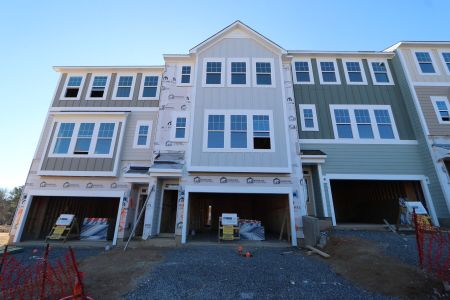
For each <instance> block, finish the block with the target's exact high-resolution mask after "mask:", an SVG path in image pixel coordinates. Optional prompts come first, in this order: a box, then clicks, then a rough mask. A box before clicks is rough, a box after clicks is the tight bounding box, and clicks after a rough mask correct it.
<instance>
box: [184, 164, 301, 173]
mask: <svg viewBox="0 0 450 300" xmlns="http://www.w3.org/2000/svg"><path fill="white" fill-rule="evenodd" d="M187 171H188V172H214V173H224V172H231V173H274V174H291V173H292V170H291V168H290V167H285V168H283V167H224V166H204V167H202V166H192V165H191V166H188V167H187Z"/></svg>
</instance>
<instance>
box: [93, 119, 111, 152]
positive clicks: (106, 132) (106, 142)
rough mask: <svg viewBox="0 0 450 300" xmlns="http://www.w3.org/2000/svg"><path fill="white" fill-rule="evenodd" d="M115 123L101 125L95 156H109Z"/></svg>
mask: <svg viewBox="0 0 450 300" xmlns="http://www.w3.org/2000/svg"><path fill="white" fill-rule="evenodd" d="M114 126H115V124H114V123H100V129H99V131H98V138H97V144H96V145H95V152H94V153H95V154H109V151H110V150H111V143H112V137H113V133H114Z"/></svg>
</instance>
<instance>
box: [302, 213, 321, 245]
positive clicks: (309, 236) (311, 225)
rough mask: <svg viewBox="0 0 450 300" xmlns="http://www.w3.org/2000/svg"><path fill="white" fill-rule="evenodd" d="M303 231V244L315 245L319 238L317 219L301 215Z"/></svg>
mask: <svg viewBox="0 0 450 300" xmlns="http://www.w3.org/2000/svg"><path fill="white" fill-rule="evenodd" d="M302 221H303V233H304V234H305V241H304V242H305V244H306V245H309V246H313V247H314V246H316V245H317V242H318V241H319V239H320V226H319V219H317V218H315V217H311V216H303V217H302Z"/></svg>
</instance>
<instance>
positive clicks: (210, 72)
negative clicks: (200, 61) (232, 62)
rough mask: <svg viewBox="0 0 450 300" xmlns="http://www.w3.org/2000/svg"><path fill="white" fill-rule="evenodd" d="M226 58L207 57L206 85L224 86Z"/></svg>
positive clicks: (205, 62)
mask: <svg viewBox="0 0 450 300" xmlns="http://www.w3.org/2000/svg"><path fill="white" fill-rule="evenodd" d="M224 61H225V60H224V59H205V61H204V68H205V79H204V85H205V86H223V83H224V82H223V73H224V70H223V64H224Z"/></svg>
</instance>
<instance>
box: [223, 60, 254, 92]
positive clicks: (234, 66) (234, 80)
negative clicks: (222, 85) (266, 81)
mask: <svg viewBox="0 0 450 300" xmlns="http://www.w3.org/2000/svg"><path fill="white" fill-rule="evenodd" d="M228 69H229V70H230V72H229V75H228V85H230V86H248V85H249V82H248V78H249V77H248V75H249V74H248V73H249V72H248V60H246V59H230V60H229V64H228Z"/></svg>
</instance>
